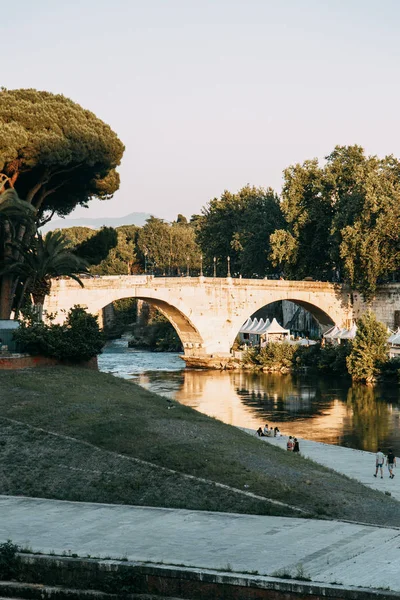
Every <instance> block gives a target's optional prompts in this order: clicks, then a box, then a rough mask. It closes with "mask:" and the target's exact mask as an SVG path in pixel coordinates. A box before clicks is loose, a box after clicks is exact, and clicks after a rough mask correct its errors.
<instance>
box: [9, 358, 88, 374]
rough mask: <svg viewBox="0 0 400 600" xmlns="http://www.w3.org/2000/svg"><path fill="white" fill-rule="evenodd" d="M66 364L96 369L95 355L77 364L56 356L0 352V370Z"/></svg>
mask: <svg viewBox="0 0 400 600" xmlns="http://www.w3.org/2000/svg"><path fill="white" fill-rule="evenodd" d="M60 365H62V366H68V367H77V366H78V367H81V368H84V369H94V370H98V366H97V356H95V357H93V358H91V359H90V360H89V361H87V362H82V363H79V364H76V363H71V362H69V361H60V360H57V359H56V358H50V357H48V356H30V355H29V354H14V355H12V354H11V355H9V356H2V355H1V354H0V370H3V371H4V370H14V369H32V368H35V367H57V366H60Z"/></svg>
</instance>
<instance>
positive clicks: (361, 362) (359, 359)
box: [346, 312, 388, 383]
mask: <svg viewBox="0 0 400 600" xmlns="http://www.w3.org/2000/svg"><path fill="white" fill-rule="evenodd" d="M386 351H387V331H386V327H385V326H384V325H383V323H380V322H379V321H378V320H377V319H376V317H375V315H374V314H373V313H372V312H368V313H366V314H365V315H363V316H362V317H361V319H360V320H359V322H358V329H357V333H356V337H355V339H354V342H353V345H352V349H351V352H350V355H349V356H348V357H347V359H346V363H347V369H348V371H349V373H350V375H351V376H352V378H353V379H354V381H364V382H367V383H368V382H371V381H374V380H375V379H376V376H377V375H378V374H379V370H380V368H382V365H383V363H385V362H386V361H387V360H388V357H387V353H386Z"/></svg>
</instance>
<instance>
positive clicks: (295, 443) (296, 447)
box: [293, 438, 300, 452]
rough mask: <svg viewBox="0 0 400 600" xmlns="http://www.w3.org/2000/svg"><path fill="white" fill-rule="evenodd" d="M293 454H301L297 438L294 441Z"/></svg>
mask: <svg viewBox="0 0 400 600" xmlns="http://www.w3.org/2000/svg"><path fill="white" fill-rule="evenodd" d="M293 452H300V446H299V442H298V439H297V438H294V439H293Z"/></svg>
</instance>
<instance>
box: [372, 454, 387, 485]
mask: <svg viewBox="0 0 400 600" xmlns="http://www.w3.org/2000/svg"><path fill="white" fill-rule="evenodd" d="M384 464H385V455H384V454H383V452H382V450H381V449H380V448H378V452H377V453H376V471H375V473H374V477H376V476H377V475H378V471H379V469H380V470H381V479H383V465H384Z"/></svg>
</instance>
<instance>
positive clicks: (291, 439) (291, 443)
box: [286, 435, 294, 452]
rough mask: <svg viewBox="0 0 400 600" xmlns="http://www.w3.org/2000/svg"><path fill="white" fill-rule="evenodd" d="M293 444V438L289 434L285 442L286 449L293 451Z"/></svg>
mask: <svg viewBox="0 0 400 600" xmlns="http://www.w3.org/2000/svg"><path fill="white" fill-rule="evenodd" d="M293 446H294V443H293V438H292V436H291V435H289V439H288V441H287V444H286V450H289V452H292V451H293Z"/></svg>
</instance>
